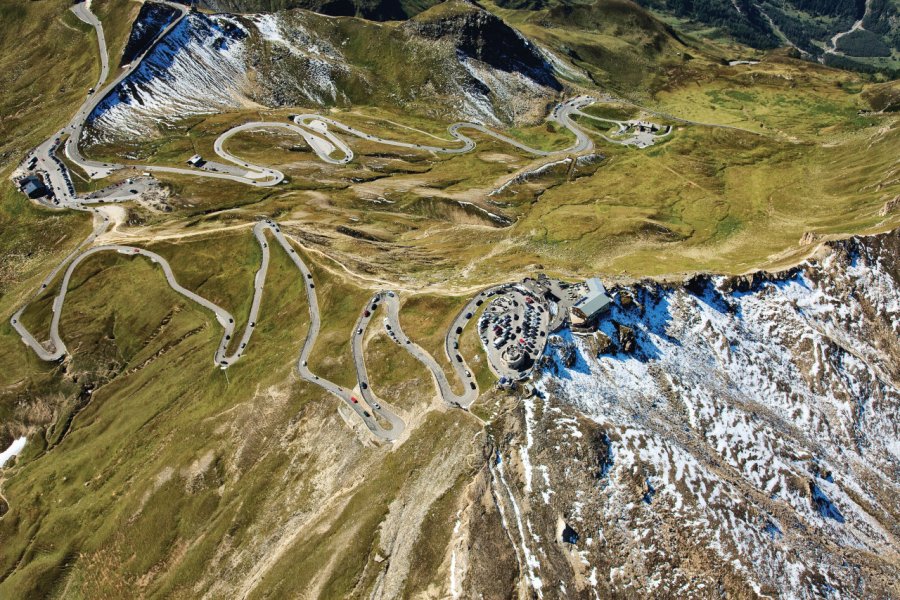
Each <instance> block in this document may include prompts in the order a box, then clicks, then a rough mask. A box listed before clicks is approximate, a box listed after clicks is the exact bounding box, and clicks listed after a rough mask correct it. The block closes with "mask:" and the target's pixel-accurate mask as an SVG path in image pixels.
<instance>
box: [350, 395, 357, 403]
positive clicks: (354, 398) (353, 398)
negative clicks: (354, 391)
mask: <svg viewBox="0 0 900 600" xmlns="http://www.w3.org/2000/svg"><path fill="white" fill-rule="evenodd" d="M350 399H351V400H353V404H359V400H357V399H356V396H350Z"/></svg>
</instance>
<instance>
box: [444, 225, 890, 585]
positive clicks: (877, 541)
mask: <svg viewBox="0 0 900 600" xmlns="http://www.w3.org/2000/svg"><path fill="white" fill-rule="evenodd" d="M898 284H900V233H898V232H894V233H891V234H886V235H882V236H876V237H868V238H854V239H850V240H847V241H844V242H838V243H833V244H830V245H829V246H827V247H826V248H825V250H824V251H823V253H822V254H821V255H820V256H819V257H818V258H816V259H815V260H811V261H809V262H808V263H806V264H804V265H802V266H801V267H798V268H796V269H794V270H791V271H789V272H786V273H781V274H776V275H773V274H766V273H758V274H755V275H753V276H749V277H744V278H732V279H726V278H718V277H705V276H702V277H695V278H693V279H691V280H690V281H688V282H686V283H685V285H681V286H660V285H657V284H654V283H642V284H638V285H635V286H632V287H628V288H619V289H618V290H617V293H616V296H617V302H616V304H615V307H614V309H613V310H612V312H611V313H610V314H609V315H608V316H607V317H605V318H604V319H603V323H602V325H601V331H602V333H601V334H598V336H596V338H607V339H608V340H609V343H607V344H598V343H597V339H596V338H592V337H575V338H573V336H571V335H570V334H568V333H567V332H563V333H562V336H563V337H564V338H568V339H571V340H572V341H574V345H575V348H576V355H577V356H576V360H575V361H574V364H572V366H571V367H566V366H565V364H564V362H563V359H562V357H560V356H557V355H555V354H551V355H550V356H549V357H548V361H547V367H546V369H545V371H544V374H543V376H542V377H541V379H540V381H539V382H538V385H537V389H538V393H537V395H536V396H534V397H527V398H522V397H521V396H522V395H521V394H520V395H519V400H518V402H519V404H518V406H517V407H516V408H513V409H510V410H509V412H507V413H505V416H504V417H502V418H500V419H498V420H497V421H495V424H494V426H493V427H492V428H491V429H492V432H491V434H492V439H493V442H494V446H493V450H492V451H491V453H490V454H489V458H488V459H487V461H486V462H487V463H488V464H487V465H486V467H485V473H486V475H485V478H486V480H487V481H489V482H490V485H491V489H492V497H493V499H494V501H495V502H496V504H497V506H498V509H499V510H500V512H501V513H504V514H505V520H504V521H503V522H502V529H505V532H504V534H503V535H505V536H508V539H507V540H506V541H507V542H508V544H509V546H510V547H511V551H510V553H509V556H508V557H507V558H508V560H507V564H506V566H507V567H508V568H512V569H515V570H516V571H517V573H518V580H517V583H518V585H520V586H521V587H522V588H523V589H526V590H530V593H533V594H536V595H538V596H543V597H564V596H569V597H598V596H599V597H604V598H606V597H655V598H684V597H695V598H707V597H708V598H711V597H722V596H723V595H724V596H728V597H756V596H761V595H767V596H770V597H782V598H821V597H849V598H887V597H897V596H898V594H900V587H898V583H897V582H898V577H897V575H898V573H900V528H898V526H897V523H898V517H900V502H898V498H900V425H898V422H900V421H898V413H900V291H898V289H900V288H898ZM623 330H628V331H629V332H630V333H628V336H630V337H633V347H629V348H626V347H625V346H626V344H624V343H623V340H622V339H621V336H622V331H623ZM626 350H629V351H626ZM496 534H497V533H496V532H495V533H494V535H496ZM468 535H469V536H470V538H477V537H479V536H481V535H482V533H480V532H479V531H478V530H475V529H470V530H469V531H468ZM465 546H466V544H465V543H461V544H460V548H464V547H465ZM474 560H475V558H473V557H469V559H468V562H469V563H471V562H472V561H474ZM479 560H486V557H479ZM456 578H457V579H458V580H463V581H465V574H464V573H458V574H456ZM476 589H477V587H476V586H472V587H471V588H466V587H465V586H464V585H463V586H462V587H461V588H460V590H465V593H462V597H466V596H467V595H469V593H470V592H471V593H474V592H475V590H476Z"/></svg>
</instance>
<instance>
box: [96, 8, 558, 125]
mask: <svg viewBox="0 0 900 600" xmlns="http://www.w3.org/2000/svg"><path fill="white" fill-rule="evenodd" d="M466 10H467V11H468V12H467V13H466V14H467V15H468V16H467V17H466V19H464V20H463V21H460V19H459V17H452V18H446V19H441V18H436V19H435V20H434V21H431V22H429V24H428V25H427V26H425V25H421V24H416V25H415V26H413V25H409V26H406V27H392V26H389V25H383V24H376V23H367V22H365V21H360V20H355V19H328V18H325V17H322V16H320V15H315V14H312V13H309V12H307V11H302V10H297V11H285V12H279V13H275V14H266V15H241V16H237V15H225V14H219V15H204V14H197V13H192V14H190V15H189V16H188V17H187V18H185V19H184V20H183V21H182V22H181V23H179V25H178V26H177V27H176V28H175V29H174V30H172V31H171V32H170V33H169V34H168V35H167V37H166V38H165V39H164V40H162V41H161V42H160V43H158V44H157V45H156V46H155V47H154V48H153V50H152V51H151V53H150V54H149V55H148V56H147V58H146V59H145V60H144V62H143V63H142V64H141V66H140V67H139V68H138V69H137V70H136V71H135V72H134V73H133V74H131V75H130V76H129V77H128V78H126V79H125V80H124V81H123V82H122V83H121V84H120V85H119V86H118V87H117V88H116V90H115V91H114V92H113V93H112V94H110V96H109V97H108V98H106V99H105V101H104V102H102V103H101V104H100V105H99V106H98V107H97V108H96V110H95V111H94V113H93V114H92V115H91V119H90V129H89V131H88V134H87V135H88V139H89V141H114V140H117V139H129V138H134V137H136V136H142V137H146V136H150V135H153V134H154V133H156V132H157V126H158V124H160V123H165V122H174V121H177V120H179V119H182V118H184V117H186V116H191V115H197V114H209V113H215V112H220V111H224V110H228V109H235V108H239V107H244V106H249V107H254V106H259V105H263V106H271V107H277V106H298V107H317V106H330V105H349V104H353V103H364V104H378V103H379V102H383V103H387V104H389V105H390V106H392V107H395V108H396V107H409V108H413V109H415V110H418V111H420V112H425V113H428V114H434V116H435V117H440V118H441V119H472V120H476V121H480V122H484V123H489V124H494V125H499V124H501V123H512V122H517V121H523V120H526V121H527V120H533V119H535V118H538V117H541V116H542V115H543V111H544V110H545V107H546V105H547V102H548V101H549V99H551V98H552V97H555V95H556V94H557V93H558V92H559V90H560V89H561V85H560V84H559V83H558V82H557V81H556V79H555V77H554V69H553V67H552V66H550V65H549V64H548V63H547V62H546V61H545V60H544V58H543V55H542V54H540V52H538V51H537V50H536V49H535V48H534V47H533V46H532V45H531V44H530V43H529V42H528V41H527V40H525V39H524V38H522V37H521V36H520V35H519V34H518V33H516V32H514V31H513V30H512V29H510V28H509V27H508V26H506V25H505V24H503V23H502V22H501V21H500V20H499V19H496V18H495V17H492V16H490V15H489V14H488V13H486V12H484V11H482V10H480V9H478V8H476V7H474V6H473V7H468V8H467V9H466ZM472 15H474V16H472ZM148 18H149V17H148ZM150 25H153V24H152V23H141V22H138V23H136V24H135V28H136V30H141V31H142V30H144V29H148V28H150ZM498 31H499V32H502V33H503V37H504V39H505V40H506V41H505V42H504V44H502V45H501V46H500V47H499V48H497V49H495V50H492V51H491V52H488V51H487V50H482V48H484V47H488V46H490V45H491V39H493V38H491V36H496V35H499V34H498V33H497V32H498ZM376 48H377V52H375V53H374V54H373V52H374V49H376ZM400 57H404V58H402V59H401V58H400ZM406 61H409V63H408V64H407V62H406Z"/></svg>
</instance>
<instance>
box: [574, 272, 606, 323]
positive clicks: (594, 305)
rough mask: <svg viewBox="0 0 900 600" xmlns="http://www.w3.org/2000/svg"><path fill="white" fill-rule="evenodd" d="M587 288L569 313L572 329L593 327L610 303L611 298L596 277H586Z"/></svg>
mask: <svg viewBox="0 0 900 600" xmlns="http://www.w3.org/2000/svg"><path fill="white" fill-rule="evenodd" d="M587 288H588V289H587V293H585V294H584V296H582V297H581V298H579V299H578V301H577V302H576V303H575V304H574V305H573V306H572V309H571V311H570V313H569V319H570V321H571V323H572V329H576V330H578V329H580V330H590V329H593V328H594V327H596V325H597V318H598V317H599V316H600V315H601V314H603V313H604V312H606V311H608V310H609V307H610V305H611V304H612V298H610V297H609V294H607V293H606V288H605V287H604V286H603V282H601V281H600V280H599V279H598V278H596V277H593V278H591V279H588V280H587Z"/></svg>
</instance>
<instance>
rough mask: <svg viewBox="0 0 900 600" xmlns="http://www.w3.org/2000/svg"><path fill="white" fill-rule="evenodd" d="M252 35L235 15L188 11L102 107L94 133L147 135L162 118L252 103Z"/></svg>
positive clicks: (94, 121)
mask: <svg viewBox="0 0 900 600" xmlns="http://www.w3.org/2000/svg"><path fill="white" fill-rule="evenodd" d="M247 36H248V31H247V30H246V29H244V27H243V26H242V25H241V24H240V22H239V21H238V20H237V19H235V18H233V17H229V16H224V15H212V16H206V15H199V14H191V15H189V16H188V17H186V18H185V19H183V20H182V21H181V23H179V24H178V25H177V26H176V27H175V28H174V29H173V30H172V31H171V32H169V34H168V35H167V36H166V38H165V39H163V40H162V41H161V42H159V43H158V44H157V45H156V46H155V47H154V48H153V50H152V51H151V53H150V55H148V56H147V57H146V58H145V59H144V61H143V62H142V63H141V66H140V67H138V69H137V70H136V71H135V72H134V73H132V74H131V75H130V76H129V77H127V78H126V79H125V80H124V81H123V82H122V83H120V84H119V85H118V86H117V87H116V89H115V90H114V91H113V92H112V93H111V94H110V95H109V96H108V97H107V98H106V99H105V100H104V101H103V102H101V103H100V104H99V105H98V106H97V108H96V109H95V110H94V112H93V113H92V114H91V117H90V124H91V127H92V129H93V132H94V133H95V134H99V137H100V138H101V139H107V138H111V137H115V136H118V137H122V136H134V135H146V134H148V133H153V132H154V130H155V126H156V124H157V123H159V122H162V121H167V120H171V119H176V118H184V117H185V116H189V115H196V114H204V113H212V112H216V111H218V110H222V109H225V108H234V107H239V106H242V105H247V104H249V102H248V100H247V99H246V94H247V92H248V89H249V87H250V84H249V81H248V79H247V74H246V71H247V70H246V66H245V40H246V38H247Z"/></svg>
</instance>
